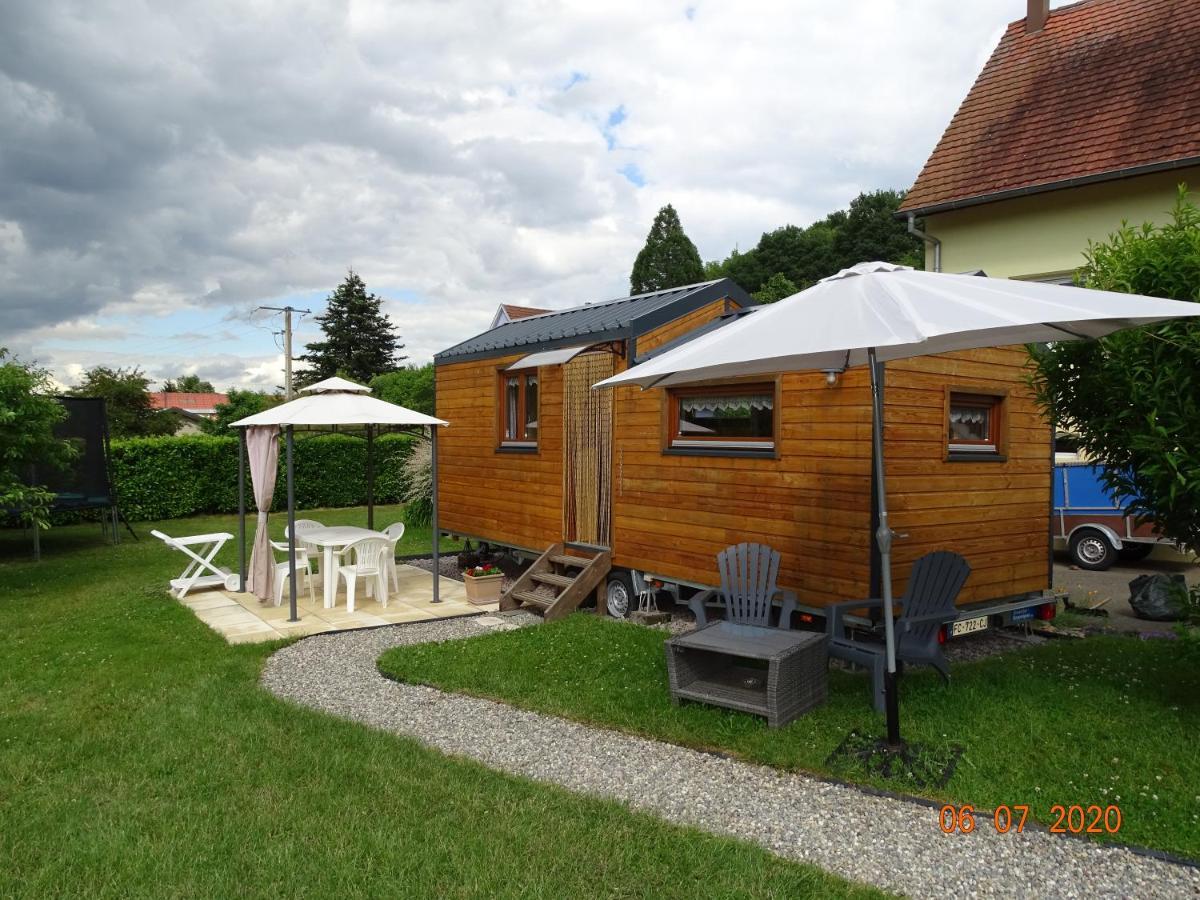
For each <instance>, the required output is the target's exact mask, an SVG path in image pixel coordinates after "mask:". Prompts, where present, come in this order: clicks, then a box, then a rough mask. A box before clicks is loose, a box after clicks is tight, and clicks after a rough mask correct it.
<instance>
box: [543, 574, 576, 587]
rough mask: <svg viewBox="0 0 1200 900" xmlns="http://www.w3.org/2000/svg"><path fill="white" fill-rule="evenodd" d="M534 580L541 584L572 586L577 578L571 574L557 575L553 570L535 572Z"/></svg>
mask: <svg viewBox="0 0 1200 900" xmlns="http://www.w3.org/2000/svg"><path fill="white" fill-rule="evenodd" d="M533 580H534V581H537V582H540V583H541V584H552V585H554V586H555V587H570V586H571V585H572V584H574V583H575V579H574V578H572V577H571V576H570V575H555V574H554V573H553V572H534V573H533Z"/></svg>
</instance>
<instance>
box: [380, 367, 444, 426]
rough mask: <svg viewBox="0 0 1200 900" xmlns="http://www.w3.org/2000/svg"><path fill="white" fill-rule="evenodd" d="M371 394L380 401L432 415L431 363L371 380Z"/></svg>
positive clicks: (398, 370) (406, 368)
mask: <svg viewBox="0 0 1200 900" xmlns="http://www.w3.org/2000/svg"><path fill="white" fill-rule="evenodd" d="M371 392H372V393H373V394H374V395H375V396H376V397H378V398H379V399H380V400H386V401H387V402H388V403H396V404H399V405H400V406H405V407H407V408H409V409H412V410H416V411H417V412H422V413H425V414H426V415H428V416H432V415H433V363H426V364H425V365H423V366H405V367H404V368H402V369H397V370H396V371H394V372H387V373H386V374H384V375H380V376H378V377H376V378H373V379H371Z"/></svg>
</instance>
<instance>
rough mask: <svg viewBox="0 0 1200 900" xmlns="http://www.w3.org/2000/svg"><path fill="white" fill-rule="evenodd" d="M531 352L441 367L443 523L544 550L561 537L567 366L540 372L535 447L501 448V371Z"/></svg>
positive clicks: (452, 528)
mask: <svg viewBox="0 0 1200 900" xmlns="http://www.w3.org/2000/svg"><path fill="white" fill-rule="evenodd" d="M523 355H524V354H522V353H518V354H514V355H512V356H505V357H497V358H493V359H482V360H472V361H468V362H461V363H452V364H449V365H441V366H438V367H437V375H436V380H437V415H438V417H439V418H442V419H445V420H446V421H448V422H449V423H450V426H449V427H448V428H443V429H442V430H441V432H439V434H438V490H439V495H438V500H439V504H438V522H439V525H440V526H441V527H442V528H443V529H445V530H447V531H452V532H456V533H459V534H467V535H473V536H476V537H483V538H487V539H489V540H493V541H497V542H500V543H504V544H511V545H513V546H517V547H526V548H530V549H538V548H542V549H544V548H545V547H546V546H547V545H548V544H550V543H552V542H554V541H558V540H561V539H562V519H563V513H562V489H563V444H562V433H563V432H562V425H563V397H562V366H546V367H543V368H542V369H540V370H539V371H538V376H539V382H538V383H539V391H538V394H539V396H538V405H539V410H538V431H539V441H538V448H537V451H536V452H533V453H529V452H509V451H501V450H498V449H497V444H498V441H497V420H496V416H497V409H498V407H499V397H498V391H499V384H500V380H499V376H498V372H499V370H500V369H502V368H504V367H505V366H508V365H510V364H512V363H514V362H516V361H517V360H518V359H520V358H521V357H522V356H523Z"/></svg>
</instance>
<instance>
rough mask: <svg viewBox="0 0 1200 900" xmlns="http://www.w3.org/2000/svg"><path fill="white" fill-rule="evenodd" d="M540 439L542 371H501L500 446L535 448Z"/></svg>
mask: <svg viewBox="0 0 1200 900" xmlns="http://www.w3.org/2000/svg"><path fill="white" fill-rule="evenodd" d="M537 441H538V370H537V369H531V370H529V371H526V372H501V373H500V446H501V447H518V448H524V449H531V448H536V447H537Z"/></svg>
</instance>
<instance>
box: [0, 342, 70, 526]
mask: <svg viewBox="0 0 1200 900" xmlns="http://www.w3.org/2000/svg"><path fill="white" fill-rule="evenodd" d="M53 393H54V386H53V384H52V382H51V381H50V375H49V374H48V373H47V372H46V371H45V370H44V369H39V368H37V367H36V366H33V365H29V364H27V363H23V362H21V361H19V360H16V359H13V358H12V357H11V356H10V355H9V354H8V351H7V350H5V349H4V348H3V347H0V510H14V511H15V512H16V515H17V518H18V519H20V520H21V521H23V522H26V523H30V524H34V525H36V526H37V527H40V528H45V527H47V526H48V524H49V512H50V504H51V502H52V501H53V499H54V495H53V494H51V493H50V492H49V491H47V490H46V489H45V488H44V487H39V486H37V485H36V484H34V485H31V484H29V482H30V480H31V479H30V474H31V471H32V467H33V466H35V465H36V467H37V470H38V471H41V472H45V471H46V470H47V469H53V468H58V467H61V466H65V465H67V464H68V463H69V462H70V460H71V458H72V457H73V456H74V455H75V451H74V449H73V448H72V446H71V445H70V443H68V442H67V441H65V440H62V439H60V438H57V437H55V436H54V426H55V425H56V424H58V423H59V422H60V421H62V419H64V418H65V417H66V414H67V413H66V410H65V409H64V408H63V405H62V404H61V403H59V402H57V401H56V400H55V399H54V397H53V396H52V394H53Z"/></svg>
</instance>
